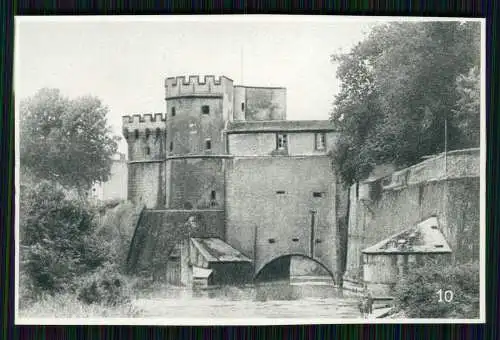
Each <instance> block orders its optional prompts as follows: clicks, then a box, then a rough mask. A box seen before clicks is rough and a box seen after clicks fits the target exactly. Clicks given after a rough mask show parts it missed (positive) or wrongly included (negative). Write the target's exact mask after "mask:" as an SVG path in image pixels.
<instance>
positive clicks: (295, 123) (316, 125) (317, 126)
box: [227, 120, 336, 133]
mask: <svg viewBox="0 0 500 340" xmlns="http://www.w3.org/2000/svg"><path fill="white" fill-rule="evenodd" d="M335 130H336V128H335V125H334V124H333V123H332V122H331V121H329V120H265V121H237V122H230V123H229V124H228V126H227V132H228V133H236V132H266V131H268V132H275V131H335Z"/></svg>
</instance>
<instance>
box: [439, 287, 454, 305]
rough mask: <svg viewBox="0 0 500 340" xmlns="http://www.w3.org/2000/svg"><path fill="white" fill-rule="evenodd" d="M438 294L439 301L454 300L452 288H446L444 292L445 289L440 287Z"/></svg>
mask: <svg viewBox="0 0 500 340" xmlns="http://www.w3.org/2000/svg"><path fill="white" fill-rule="evenodd" d="M436 294H437V295H438V296H439V302H443V301H444V302H451V301H452V300H453V291H451V290H445V291H444V293H443V290H442V289H440V290H438V291H437V292H436ZM443 295H444V296H443ZM443 298H444V299H443Z"/></svg>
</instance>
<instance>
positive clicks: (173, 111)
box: [171, 107, 175, 117]
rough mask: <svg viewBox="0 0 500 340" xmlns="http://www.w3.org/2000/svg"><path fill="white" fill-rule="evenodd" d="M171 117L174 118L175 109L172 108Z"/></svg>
mask: <svg viewBox="0 0 500 340" xmlns="http://www.w3.org/2000/svg"><path fill="white" fill-rule="evenodd" d="M171 111H172V117H175V107H172V110H171Z"/></svg>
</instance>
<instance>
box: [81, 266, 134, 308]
mask: <svg viewBox="0 0 500 340" xmlns="http://www.w3.org/2000/svg"><path fill="white" fill-rule="evenodd" d="M78 300H79V301H81V302H83V303H85V304H89V305H90V304H102V305H104V306H117V305H122V304H125V303H128V302H130V293H129V288H128V284H127V280H126V278H125V277H124V276H123V275H122V274H121V273H120V272H119V271H118V269H117V267H116V266H115V265H113V264H111V263H107V264H105V265H103V266H102V267H101V268H99V270H97V271H95V272H94V273H92V274H90V275H87V276H86V277H85V278H84V279H82V280H81V283H80V288H79V292H78Z"/></svg>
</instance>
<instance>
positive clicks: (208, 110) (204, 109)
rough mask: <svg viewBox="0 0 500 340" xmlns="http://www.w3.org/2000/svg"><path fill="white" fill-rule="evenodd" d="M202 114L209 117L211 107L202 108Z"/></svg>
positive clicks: (204, 106)
mask: <svg viewBox="0 0 500 340" xmlns="http://www.w3.org/2000/svg"><path fill="white" fill-rule="evenodd" d="M201 113H203V114H204V115H208V114H209V113H210V106H208V105H203V106H202V107H201Z"/></svg>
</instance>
